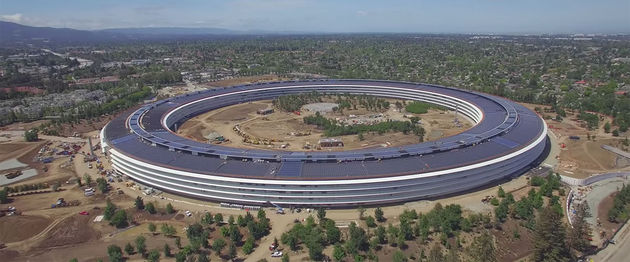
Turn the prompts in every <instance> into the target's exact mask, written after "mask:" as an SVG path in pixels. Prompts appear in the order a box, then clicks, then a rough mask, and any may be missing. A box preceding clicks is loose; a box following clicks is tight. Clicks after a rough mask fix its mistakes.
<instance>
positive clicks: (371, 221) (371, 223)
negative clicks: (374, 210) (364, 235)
mask: <svg viewBox="0 0 630 262" xmlns="http://www.w3.org/2000/svg"><path fill="white" fill-rule="evenodd" d="M365 224H366V225H367V226H368V227H376V222H375V221H374V218H373V217H372V216H368V217H366V218H365Z"/></svg>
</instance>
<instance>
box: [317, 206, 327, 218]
mask: <svg viewBox="0 0 630 262" xmlns="http://www.w3.org/2000/svg"><path fill="white" fill-rule="evenodd" d="M325 218H326V209H324V208H323V207H320V208H318V209H317V219H319V221H322V220H324V219H325Z"/></svg>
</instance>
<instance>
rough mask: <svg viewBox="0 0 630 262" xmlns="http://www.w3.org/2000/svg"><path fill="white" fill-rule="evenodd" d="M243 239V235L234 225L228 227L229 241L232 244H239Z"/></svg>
mask: <svg viewBox="0 0 630 262" xmlns="http://www.w3.org/2000/svg"><path fill="white" fill-rule="evenodd" d="M242 238H243V234H241V232H240V231H239V230H238V227H237V226H236V225H232V226H230V240H231V241H232V243H236V244H238V243H241V239H242Z"/></svg>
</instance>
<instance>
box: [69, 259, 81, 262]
mask: <svg viewBox="0 0 630 262" xmlns="http://www.w3.org/2000/svg"><path fill="white" fill-rule="evenodd" d="M68 262H79V260H78V259H76V258H73V259H70V260H68Z"/></svg>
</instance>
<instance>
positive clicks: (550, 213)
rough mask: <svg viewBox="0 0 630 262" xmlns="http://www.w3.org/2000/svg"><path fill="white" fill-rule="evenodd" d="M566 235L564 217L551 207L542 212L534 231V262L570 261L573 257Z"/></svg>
mask: <svg viewBox="0 0 630 262" xmlns="http://www.w3.org/2000/svg"><path fill="white" fill-rule="evenodd" d="M565 234H566V229H565V227H564V224H563V223H562V215H561V214H558V212H556V211H555V210H554V209H553V208H552V207H550V206H547V207H545V208H544V209H543V210H542V212H540V215H539V217H538V219H537V221H536V228H535V230H534V260H535V261H570V260H571V258H572V257H571V252H570V250H569V248H568V247H567V243H566V239H565Z"/></svg>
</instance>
